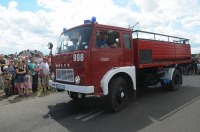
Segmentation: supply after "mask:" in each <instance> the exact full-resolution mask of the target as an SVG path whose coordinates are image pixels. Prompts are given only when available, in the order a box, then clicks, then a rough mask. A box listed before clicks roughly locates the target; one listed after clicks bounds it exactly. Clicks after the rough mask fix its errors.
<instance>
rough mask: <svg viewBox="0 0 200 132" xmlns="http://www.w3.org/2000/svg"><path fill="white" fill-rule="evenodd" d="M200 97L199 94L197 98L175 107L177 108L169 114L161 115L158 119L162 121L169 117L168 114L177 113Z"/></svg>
mask: <svg viewBox="0 0 200 132" xmlns="http://www.w3.org/2000/svg"><path fill="white" fill-rule="evenodd" d="M198 99H200V96H198V97H197V98H195V99H193V100H191V101H189V102H187V103H186V104H184V105H182V106H180V107H178V108H177V109H175V110H173V111H171V112H170V113H168V114H166V115H164V116H162V117H161V118H159V119H158V120H159V121H161V120H163V119H165V118H167V117H168V116H170V115H172V114H174V113H176V112H177V111H179V110H181V109H183V108H184V107H186V106H187V105H189V104H191V103H193V102H195V101H196V100H198Z"/></svg>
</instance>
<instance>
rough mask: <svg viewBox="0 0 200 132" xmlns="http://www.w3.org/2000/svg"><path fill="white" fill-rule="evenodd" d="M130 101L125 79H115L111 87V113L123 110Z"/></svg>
mask: <svg viewBox="0 0 200 132" xmlns="http://www.w3.org/2000/svg"><path fill="white" fill-rule="evenodd" d="M127 99H128V90H127V84H126V81H125V80H124V79H123V78H115V79H114V80H112V82H111V84H110V85H109V94H108V103H109V108H110V110H111V111H114V112H116V111H119V110H121V109H122V108H123V107H124V105H125V104H126V101H127Z"/></svg>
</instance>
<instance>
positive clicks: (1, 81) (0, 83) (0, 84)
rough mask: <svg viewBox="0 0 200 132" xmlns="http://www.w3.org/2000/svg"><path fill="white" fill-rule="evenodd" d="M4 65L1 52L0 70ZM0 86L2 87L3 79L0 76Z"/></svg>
mask: <svg viewBox="0 0 200 132" xmlns="http://www.w3.org/2000/svg"><path fill="white" fill-rule="evenodd" d="M5 65H6V61H5V59H4V55H3V54H1V55H0V68H1V69H0V70H1V72H3V67H4V66H5ZM0 87H1V88H2V87H3V80H2V77H1V76H0Z"/></svg>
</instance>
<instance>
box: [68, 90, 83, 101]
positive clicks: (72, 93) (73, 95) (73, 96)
mask: <svg viewBox="0 0 200 132" xmlns="http://www.w3.org/2000/svg"><path fill="white" fill-rule="evenodd" d="M81 95H82V97H81V98H79V97H78V93H75V92H70V95H69V96H70V98H71V99H73V100H83V99H84V98H85V94H81Z"/></svg>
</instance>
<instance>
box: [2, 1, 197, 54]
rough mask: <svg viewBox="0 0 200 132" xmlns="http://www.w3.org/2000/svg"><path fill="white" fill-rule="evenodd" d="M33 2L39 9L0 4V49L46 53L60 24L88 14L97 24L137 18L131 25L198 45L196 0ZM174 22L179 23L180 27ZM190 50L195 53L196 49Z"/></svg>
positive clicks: (77, 21)
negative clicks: (134, 7) (135, 6)
mask: <svg viewBox="0 0 200 132" xmlns="http://www.w3.org/2000/svg"><path fill="white" fill-rule="evenodd" d="M126 2H127V4H125V3H126ZM37 3H38V5H39V6H40V7H41V9H42V8H43V9H42V10H38V11H37V12H35V13H34V12H30V11H19V10H18V9H17V6H18V3H17V2H15V1H11V2H10V3H9V6H8V7H2V6H1V5H0V12H1V13H0V25H1V30H0V39H1V42H0V49H5V50H3V51H2V50H1V52H4V53H7V54H8V52H12V53H15V51H17V52H19V51H21V50H24V49H36V50H41V51H42V52H44V53H45V54H47V53H48V52H49V51H48V49H47V46H46V45H47V43H48V42H49V41H51V42H53V43H54V44H56V43H57V40H58V37H59V35H60V33H61V31H62V29H63V27H67V28H71V27H73V26H77V25H80V24H82V23H83V20H84V19H90V18H91V17H92V16H96V17H97V21H98V22H99V23H101V24H107V25H114V26H121V27H128V25H129V24H131V25H134V24H135V23H136V22H138V21H139V22H140V23H139V25H138V26H136V27H135V29H141V30H146V31H152V32H158V33H162V34H168V35H175V36H179V37H185V38H189V39H190V42H191V43H192V44H193V45H194V46H195V47H200V38H199V35H200V34H199V33H196V32H194V31H193V30H192V28H195V27H197V26H199V25H200V23H199V21H200V17H199V14H198V13H199V12H200V8H199V7H200V6H199V5H200V3H199V1H198V0H193V1H191V0H182V1H179V0H151V1H149V0H126V1H122V3H121V4H124V6H123V7H121V6H120V3H119V4H116V2H115V3H114V2H113V1H112V0H96V1H93V0H84V1H83V0H68V1H63V0H37ZM130 5H137V7H138V8H139V11H137V12H134V11H133V10H132V9H131V6H130ZM175 23H180V25H179V27H181V28H177V27H176V25H175ZM14 46H15V48H13V47H14ZM192 52H193V53H199V52H200V49H199V48H195V50H194V49H192Z"/></svg>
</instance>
